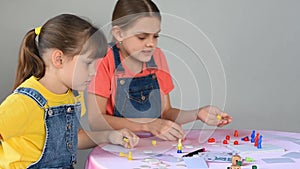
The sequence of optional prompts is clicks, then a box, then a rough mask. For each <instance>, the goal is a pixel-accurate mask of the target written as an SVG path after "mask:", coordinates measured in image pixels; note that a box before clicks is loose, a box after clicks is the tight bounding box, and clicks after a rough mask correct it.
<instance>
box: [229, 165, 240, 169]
mask: <svg viewBox="0 0 300 169" xmlns="http://www.w3.org/2000/svg"><path fill="white" fill-rule="evenodd" d="M230 168H231V169H241V166H239V165H232V166H231V167H230Z"/></svg>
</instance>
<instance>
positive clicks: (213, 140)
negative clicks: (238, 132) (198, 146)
mask: <svg viewBox="0 0 300 169" xmlns="http://www.w3.org/2000/svg"><path fill="white" fill-rule="evenodd" d="M207 142H208V143H215V142H216V139H215V138H212V137H211V138H209V139H208V140H207Z"/></svg>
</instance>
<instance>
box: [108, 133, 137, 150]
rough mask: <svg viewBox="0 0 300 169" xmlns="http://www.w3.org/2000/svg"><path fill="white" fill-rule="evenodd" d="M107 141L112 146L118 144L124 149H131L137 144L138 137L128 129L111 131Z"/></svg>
mask: <svg viewBox="0 0 300 169" xmlns="http://www.w3.org/2000/svg"><path fill="white" fill-rule="evenodd" d="M108 140H109V142H111V143H112V144H120V145H122V146H124V147H125V148H133V147H134V146H136V145H137V144H138V143H139V137H138V136H137V135H135V134H134V133H133V132H132V131H130V130H128V129H121V130H116V131H113V130H112V131H111V132H110V134H109V136H108Z"/></svg>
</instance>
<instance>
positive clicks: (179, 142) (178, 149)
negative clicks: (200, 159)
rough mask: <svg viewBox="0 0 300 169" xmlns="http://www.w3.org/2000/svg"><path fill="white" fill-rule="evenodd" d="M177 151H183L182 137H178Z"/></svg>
mask: <svg viewBox="0 0 300 169" xmlns="http://www.w3.org/2000/svg"><path fill="white" fill-rule="evenodd" d="M177 153H182V143H181V139H178V144H177Z"/></svg>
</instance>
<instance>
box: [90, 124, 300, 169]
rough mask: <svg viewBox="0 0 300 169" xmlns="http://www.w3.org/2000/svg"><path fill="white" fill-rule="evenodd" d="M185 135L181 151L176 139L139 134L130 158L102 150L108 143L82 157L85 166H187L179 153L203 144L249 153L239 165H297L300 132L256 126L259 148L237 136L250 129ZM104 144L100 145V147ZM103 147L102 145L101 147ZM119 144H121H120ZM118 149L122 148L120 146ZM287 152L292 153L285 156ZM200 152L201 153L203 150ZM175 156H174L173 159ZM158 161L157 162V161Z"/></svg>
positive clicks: (274, 168) (273, 168)
mask: <svg viewBox="0 0 300 169" xmlns="http://www.w3.org/2000/svg"><path fill="white" fill-rule="evenodd" d="M186 133H187V137H186V139H185V140H184V141H183V142H182V144H183V153H182V154H178V153H177V142H167V141H162V140H159V139H157V138H154V137H152V138H151V137H149V138H142V139H141V141H140V143H139V145H138V146H137V147H136V148H135V149H134V150H132V154H133V156H132V157H133V160H128V159H127V158H126V157H119V152H117V150H109V151H105V150H103V148H104V149H106V150H107V148H108V147H109V145H101V146H98V147H96V148H94V149H93V150H92V152H91V153H90V155H89V156H88V159H87V161H86V168H88V169H115V168H122V169H127V168H128V169H138V168H168V169H173V168H182V169H185V168H187V166H186V164H185V162H184V161H183V160H180V159H182V158H181V156H182V155H184V154H186V153H188V152H190V151H193V150H196V149H199V148H201V147H204V148H205V149H206V150H207V152H206V153H222V152H225V153H228V152H231V153H232V152H234V153H237V154H239V155H240V156H241V157H242V158H243V159H244V158H246V157H251V158H253V159H254V160H255V161H254V162H245V161H244V162H243V165H242V169H251V167H252V165H256V166H257V168H258V169H263V168H270V169H282V168H293V169H296V168H299V166H300V157H299V156H300V133H291V132H278V131H264V130H258V131H256V133H260V135H262V136H263V141H262V149H261V150H257V151H256V149H254V151H252V149H253V143H250V142H244V141H241V138H243V137H245V136H248V137H249V138H250V139H251V133H252V130H238V134H239V136H238V137H234V130H225V129H217V130H190V131H186ZM226 135H229V136H230V137H231V139H230V143H229V144H227V145H224V144H223V140H224V139H225V137H226ZM211 137H213V138H215V140H216V143H215V144H208V143H207V139H208V138H211ZM152 140H156V142H157V144H156V146H153V145H152V144H151V141H152ZM235 140H237V141H238V142H239V146H240V147H243V146H246V147H248V146H249V147H250V148H251V149H249V151H244V149H236V148H235V146H234V145H233V142H234V141H235ZM103 146H104V147H103ZM268 146H272V147H273V146H274V147H275V148H274V150H273V149H270V150H269V149H267V147H268ZM102 147H103V148H102ZM120 148H121V147H120ZM121 149H122V148H121ZM155 154H164V155H165V157H164V158H158V156H155ZM286 154H291V155H292V156H285V155H286ZM202 155H205V154H204V153H203V154H202ZM174 159H178V160H174ZM266 159H268V160H271V161H272V160H275V161H276V160H277V162H276V163H267V162H266V161H267V160H266ZM281 160H283V161H282V162H280V161H281ZM158 161H159V162H158ZM207 165H208V167H209V168H213V169H224V168H227V167H229V166H231V163H228V162H216V161H207Z"/></svg>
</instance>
